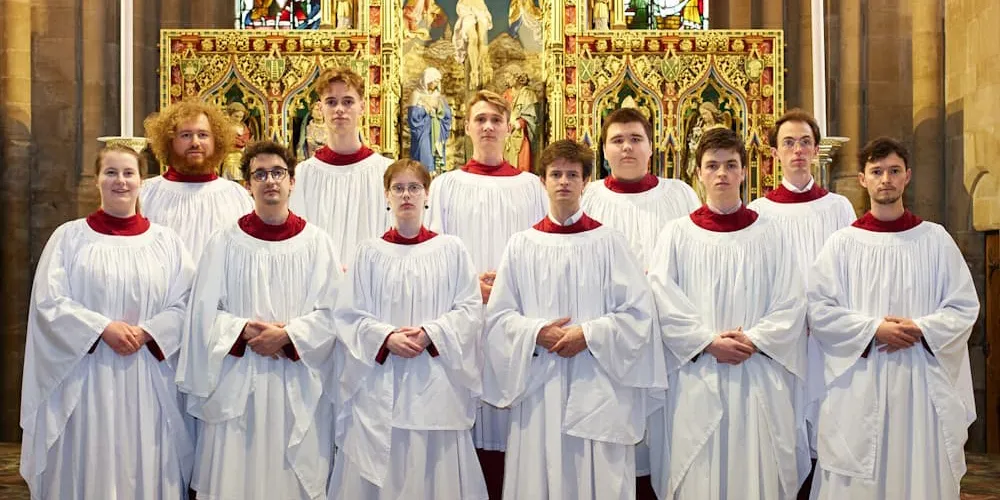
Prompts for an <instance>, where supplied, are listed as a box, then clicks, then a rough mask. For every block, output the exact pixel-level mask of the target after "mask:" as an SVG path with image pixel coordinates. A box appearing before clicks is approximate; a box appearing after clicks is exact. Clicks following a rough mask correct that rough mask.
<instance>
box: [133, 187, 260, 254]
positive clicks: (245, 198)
mask: <svg viewBox="0 0 1000 500" xmlns="http://www.w3.org/2000/svg"><path fill="white" fill-rule="evenodd" d="M139 207H140V210H141V211H142V215H143V216H145V217H146V218H148V219H149V221H150V222H155V223H157V224H161V225H164V226H167V227H169V228H170V229H173V230H174V231H176V232H177V235H178V236H180V237H181V240H182V241H183V242H184V244H185V245H186V246H187V250H188V252H190V253H191V258H192V259H194V262H195V264H196V265H197V263H198V261H199V260H200V259H201V254H202V251H203V250H204V249H205V243H206V242H208V238H209V237H211V236H212V233H214V232H215V231H217V230H219V229H222V228H224V227H227V226H229V225H230V224H233V223H235V222H236V221H237V220H239V218H240V217H242V216H244V215H246V214H247V213H248V212H250V211H251V210H253V200H252V199H251V198H250V195H249V194H248V193H247V190H246V188H244V187H243V186H241V185H239V184H237V183H235V182H233V181H230V180H227V179H223V178H221V177H220V178H218V179H215V180H213V181H208V182H178V181H171V180H167V179H164V178H163V177H152V178H150V179H146V180H144V181H142V189H141V190H140V191H139Z"/></svg>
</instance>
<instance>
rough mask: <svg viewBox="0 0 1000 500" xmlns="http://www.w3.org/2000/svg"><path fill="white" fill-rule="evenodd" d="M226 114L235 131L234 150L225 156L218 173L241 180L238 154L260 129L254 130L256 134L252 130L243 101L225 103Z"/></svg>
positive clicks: (241, 152)
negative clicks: (220, 170)
mask: <svg viewBox="0 0 1000 500" xmlns="http://www.w3.org/2000/svg"><path fill="white" fill-rule="evenodd" d="M226 114H227V115H229V120H230V122H231V126H232V127H233V131H234V132H235V133H236V143H235V146H236V150H235V151H233V152H232V153H230V154H229V155H228V156H227V157H226V159H225V161H224V162H223V165H222V172H221V173H220V175H221V176H222V177H225V178H226V179H229V180H233V181H242V180H243V175H242V174H241V173H240V156H241V155H242V154H243V148H245V147H246V145H247V144H249V143H250V142H251V141H253V140H254V138H258V137H257V135H258V134H259V133H260V131H259V130H258V131H256V132H257V134H255V133H254V130H252V129H251V125H252V123H251V121H250V120H249V113H248V112H247V107H246V106H244V105H243V103H239V102H231V103H229V104H227V105H226Z"/></svg>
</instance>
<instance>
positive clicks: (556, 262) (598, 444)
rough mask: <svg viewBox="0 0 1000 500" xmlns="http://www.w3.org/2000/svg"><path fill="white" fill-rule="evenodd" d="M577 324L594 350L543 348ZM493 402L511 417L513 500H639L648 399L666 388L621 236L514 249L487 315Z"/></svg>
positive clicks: (562, 238) (487, 375) (643, 288)
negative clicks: (549, 334)
mask: <svg viewBox="0 0 1000 500" xmlns="http://www.w3.org/2000/svg"><path fill="white" fill-rule="evenodd" d="M567 316H568V317H570V318H571V320H570V325H579V326H582V327H583V333H584V336H585V337H586V339H587V346H588V347H587V349H585V350H584V351H582V352H580V353H579V354H577V355H576V356H574V357H572V358H563V357H560V356H558V355H557V354H554V353H550V352H548V351H547V350H545V349H544V348H541V347H538V346H537V345H536V343H535V342H536V339H537V336H538V332H539V331H541V329H542V327H543V326H544V325H546V324H547V323H549V322H551V321H552V320H555V319H557V318H560V317H567ZM485 347H486V349H485V352H486V360H485V364H484V370H483V400H484V401H486V402H488V403H490V404H493V405H496V406H499V407H507V406H509V407H510V408H511V412H510V415H511V417H510V418H511V426H510V437H509V440H508V448H507V461H506V467H505V477H504V498H505V499H508V500H519V499H537V498H547V499H550V500H560V499H562V500H571V499H572V500H583V499H588V498H590V499H601V500H614V499H631V498H634V497H635V493H636V490H635V454H634V453H635V450H634V447H635V444H636V443H637V442H639V440H640V439H641V438H642V436H643V432H644V431H645V424H646V422H645V420H646V414H647V412H646V410H647V401H646V399H647V392H648V390H650V389H663V388H665V387H666V368H665V367H664V366H663V353H662V347H661V345H660V343H659V342H656V339H655V337H654V336H653V302H652V297H651V295H650V291H649V287H648V285H647V283H646V280H645V278H644V276H643V272H642V269H640V267H639V264H638V262H637V261H636V260H635V257H634V256H633V255H632V252H631V250H629V248H628V245H627V243H626V242H625V241H624V238H623V237H622V235H621V233H619V232H618V231H615V230H613V229H611V228H608V227H603V226H602V227H599V228H597V229H593V230H590V231H586V232H583V233H578V234H550V233H545V232H541V231H538V230H535V229H529V230H527V231H523V232H520V233H518V234H516V235H514V237H513V238H511V241H510V243H509V244H508V245H507V250H506V252H505V253H504V257H503V260H502V262H501V264H500V268H499V269H498V271H497V280H496V284H495V285H494V288H493V294H492V296H491V297H490V302H489V305H488V306H487V335H486V346H485Z"/></svg>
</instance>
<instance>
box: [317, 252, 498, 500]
mask: <svg viewBox="0 0 1000 500" xmlns="http://www.w3.org/2000/svg"><path fill="white" fill-rule="evenodd" d="M351 277H352V279H351V281H352V289H353V293H352V297H353V299H352V302H353V304H352V307H350V308H345V309H342V310H340V311H338V313H337V316H338V319H339V321H340V323H339V324H338V330H339V331H341V332H343V333H342V339H343V342H342V344H340V346H342V348H343V349H344V350H346V353H345V354H346V355H345V356H344V358H345V359H346V364H345V366H344V369H343V376H342V377H341V378H340V391H341V395H340V400H341V401H343V403H342V404H341V406H340V412H339V415H338V432H337V444H338V446H339V449H340V451H339V454H338V459H337V461H336V466H335V467H334V473H333V479H332V480H331V482H330V491H329V495H328V497H329V498H330V499H344V500H365V499H368V500H380V499H385V500H388V499H397V498H406V499H411V500H421V499H422V500H449V499H454V500H459V499H462V500H485V499H486V498H487V497H488V494H487V492H486V483H485V481H484V480H483V473H482V470H481V469H480V467H479V462H478V460H477V458H476V452H475V448H474V447H473V443H472V434H471V432H470V429H471V428H472V424H473V421H474V418H475V412H476V407H477V402H478V400H479V395H480V394H481V392H482V379H481V375H480V361H481V354H480V353H481V349H480V335H481V332H482V328H483V325H482V311H481V310H482V298H481V296H480V293H479V281H478V278H477V276H476V272H475V270H474V269H473V266H472V259H471V257H470V256H469V254H468V252H467V251H466V250H465V247H464V245H462V242H461V241H460V240H459V239H458V238H456V237H454V236H448V235H439V236H436V237H434V238H431V239H430V240H427V241H425V242H422V243H419V244H416V245H399V244H395V243H389V242H386V241H383V240H381V239H375V240H369V241H367V242H363V243H362V244H361V245H360V246H359V247H358V251H357V255H356V258H355V259H354V267H353V268H352V271H351ZM404 326H419V327H422V328H423V329H424V330H425V331H426V332H427V336H428V337H429V338H430V340H431V342H432V344H433V346H434V347H435V349H436V351H437V353H438V355H437V356H436V357H431V356H430V354H429V353H428V352H427V351H425V352H424V353H422V354H421V355H419V356H417V357H415V358H412V359H407V358H402V357H398V356H395V355H389V357H388V358H387V359H386V360H385V362H384V364H378V363H376V361H375V358H376V356H377V354H378V352H379V350H380V348H381V347H382V345H383V343H384V342H385V339H386V337H387V336H388V335H389V333H390V332H392V331H393V330H394V329H396V328H399V327H404Z"/></svg>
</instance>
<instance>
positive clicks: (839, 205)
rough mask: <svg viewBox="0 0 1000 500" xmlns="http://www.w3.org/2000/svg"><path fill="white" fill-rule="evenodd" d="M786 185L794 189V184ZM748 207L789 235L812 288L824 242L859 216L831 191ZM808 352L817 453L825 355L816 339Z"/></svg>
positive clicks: (810, 417) (812, 439) (811, 437)
mask: <svg viewBox="0 0 1000 500" xmlns="http://www.w3.org/2000/svg"><path fill="white" fill-rule="evenodd" d="M782 182H786V183H787V182H788V181H785V180H783V181H782ZM785 187H786V188H789V189H791V188H792V187H794V186H791V187H790V186H788V185H786V186H785ZM809 187H811V186H807V189H808V188H809ZM747 208H749V209H751V210H754V211H756V212H758V213H760V214H762V215H766V216H768V217H770V218H772V219H774V220H775V222H777V224H778V227H779V228H781V230H782V231H785V232H786V233H787V234H788V238H789V239H788V240H787V241H790V242H791V244H792V248H793V251H794V252H795V255H796V262H798V265H799V269H798V272H799V276H801V277H802V279H803V284H804V287H805V288H808V287H809V283H808V277H809V266H811V265H812V263H813V261H815V260H816V256H817V255H819V251H820V249H822V248H823V243H825V242H826V239H827V238H829V237H830V235H832V234H833V233H834V232H835V231H837V230H838V229H841V228H844V227H847V226H849V225H851V223H852V222H854V220H855V219H856V218H857V217H856V216H855V214H854V207H853V206H852V205H851V202H850V201H849V200H848V199H847V198H846V197H844V196H842V195H839V194H836V193H827V194H826V195H825V196H823V197H822V198H819V199H816V200H812V201H807V202H803V203H777V202H775V201H771V200H769V199H767V198H763V197H762V198H757V199H755V200H753V201H751V202H750V203H748V204H747ZM807 323H808V321H807ZM806 353H807V360H808V361H807V365H808V366H807V367H806V385H807V389H806V391H805V392H804V393H803V396H804V397H807V398H809V401H806V403H805V404H806V409H805V412H806V414H805V416H806V423H807V426H808V431H809V432H808V444H809V448H810V453H811V454H812V455H813V456H815V454H816V412H817V411H819V397H820V396H821V394H822V388H823V358H822V356H821V355H820V352H819V348H818V347H817V346H816V341H815V340H813V339H812V338H807V340H806Z"/></svg>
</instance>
